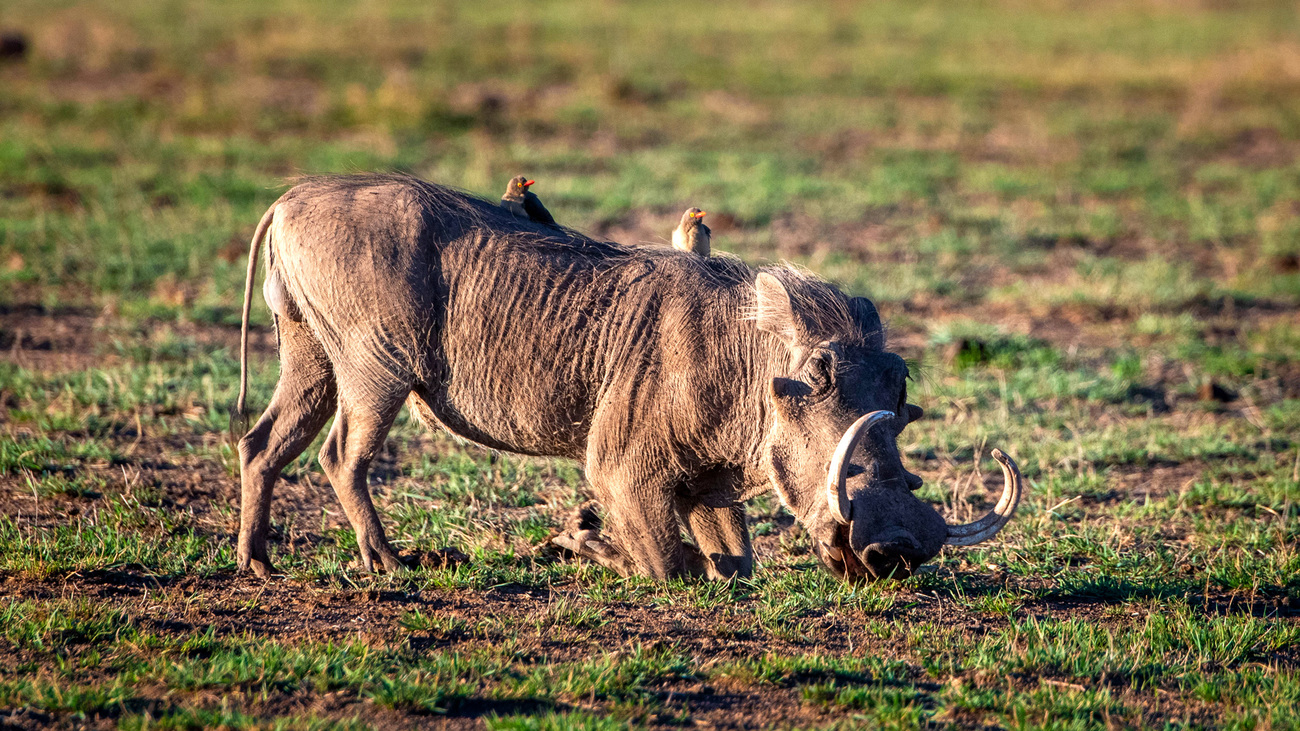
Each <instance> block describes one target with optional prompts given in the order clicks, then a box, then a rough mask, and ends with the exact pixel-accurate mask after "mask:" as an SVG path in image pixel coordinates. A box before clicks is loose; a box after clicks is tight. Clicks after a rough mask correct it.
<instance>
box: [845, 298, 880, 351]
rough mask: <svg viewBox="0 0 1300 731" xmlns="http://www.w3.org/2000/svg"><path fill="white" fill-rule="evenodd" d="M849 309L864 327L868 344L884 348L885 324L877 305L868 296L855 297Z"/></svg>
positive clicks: (854, 318) (859, 325)
mask: <svg viewBox="0 0 1300 731" xmlns="http://www.w3.org/2000/svg"><path fill="white" fill-rule="evenodd" d="M849 309H850V310H851V311H852V312H853V321H854V322H855V323H857V325H858V327H860V328H862V333H863V335H866V337H867V344H868V345H871V346H873V347H876V348H879V349H881V350H884V348H885V326H884V325H882V324H881V322H880V313H879V312H877V311H876V306H875V304H873V303H872V302H871V300H869V299H867V298H866V297H854V298H853V299H851V300H849Z"/></svg>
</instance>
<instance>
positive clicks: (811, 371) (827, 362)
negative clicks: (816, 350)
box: [808, 355, 833, 391]
mask: <svg viewBox="0 0 1300 731" xmlns="http://www.w3.org/2000/svg"><path fill="white" fill-rule="evenodd" d="M832 369H833V365H832V364H831V358H830V356H828V355H815V356H813V357H812V359H810V360H809V361H808V383H809V385H811V386H812V387H813V390H814V391H824V390H826V389H828V388H830V386H831V380H832V379H831V371H832Z"/></svg>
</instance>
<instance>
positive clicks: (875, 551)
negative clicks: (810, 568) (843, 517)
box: [817, 525, 927, 581]
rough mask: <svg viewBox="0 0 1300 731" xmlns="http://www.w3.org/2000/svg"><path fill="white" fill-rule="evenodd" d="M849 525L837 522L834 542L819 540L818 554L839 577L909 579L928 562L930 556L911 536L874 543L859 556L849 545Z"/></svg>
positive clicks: (859, 579)
mask: <svg viewBox="0 0 1300 731" xmlns="http://www.w3.org/2000/svg"><path fill="white" fill-rule="evenodd" d="M849 545H850V544H849V531H848V526H843V525H841V526H837V527H836V529H835V536H834V538H833V539H832V544H831V545H827V544H825V543H821V542H820V541H819V542H818V543H817V557H818V558H819V559H821V562H822V564H823V565H825V566H826V568H827V569H828V570H829V571H830V572H831V574H833V575H834V576H835V578H837V579H841V580H844V581H864V580H878V579H906V578H907V577H909V576H911V575H912V573H913V572H915V571H916V569H917V567H919V566H920V565H921V564H923V563H925V560H926V558H927V557H926V556H924V555H923V554H922V552H921V547H920V546H919V545H917V543H916V541H915V540H914V539H912V538H911V536H905V537H899V538H898V539H896V540H892V541H889V542H880V543H872V544H871V545H869V546H867V547H866V548H865V549H863V551H862V555H861V556H859V555H858V554H857V553H856V552H854V551H853V549H852V548H850V547H849Z"/></svg>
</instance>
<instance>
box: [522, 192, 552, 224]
mask: <svg viewBox="0 0 1300 731" xmlns="http://www.w3.org/2000/svg"><path fill="white" fill-rule="evenodd" d="M524 210H525V211H527V212H528V218H530V219H531V220H533V221H535V222H537V223H543V224H546V225H547V226H554V225H555V218H554V217H552V216H551V212H550V211H548V210H546V206H544V205H542V199H541V198H538V197H537V194H536V193H527V194H525V195H524Z"/></svg>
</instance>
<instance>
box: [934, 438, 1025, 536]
mask: <svg viewBox="0 0 1300 731" xmlns="http://www.w3.org/2000/svg"><path fill="white" fill-rule="evenodd" d="M993 459H996V460H997V461H998V464H1000V465H1002V479H1003V485H1002V499H1000V500H998V504H997V505H994V506H993V509H992V510H990V511H989V512H988V514H987V515H985V516H984V517H982V518H980V519H979V520H977V521H975V522H974V523H963V524H962V525H950V526H948V540H947V541H946V542H945V543H946V544H947V545H949V546H973V545H975V544H976V543H983V542H984V541H987V540H988V539H990V538H992V537H993V536H995V535H997V533H998V531H1000V530H1002V527H1003V526H1005V525H1006V524H1007V523H1008V522H1010V520H1011V516H1013V515H1015V513H1016V506H1017V505H1019V504H1020V498H1021V496H1022V495H1023V494H1024V480H1023V479H1022V478H1021V476H1020V468H1019V467H1017V466H1016V463H1015V461H1014V460H1012V459H1011V458H1010V457H1008V456H1007V455H1006V453H1005V452H1003V451H1002V450H1001V449H995V450H993Z"/></svg>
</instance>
